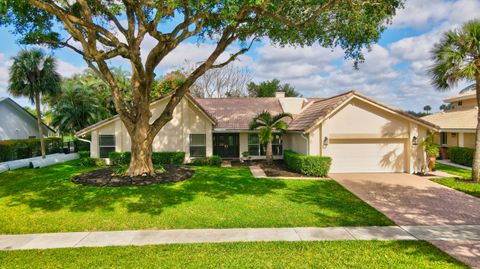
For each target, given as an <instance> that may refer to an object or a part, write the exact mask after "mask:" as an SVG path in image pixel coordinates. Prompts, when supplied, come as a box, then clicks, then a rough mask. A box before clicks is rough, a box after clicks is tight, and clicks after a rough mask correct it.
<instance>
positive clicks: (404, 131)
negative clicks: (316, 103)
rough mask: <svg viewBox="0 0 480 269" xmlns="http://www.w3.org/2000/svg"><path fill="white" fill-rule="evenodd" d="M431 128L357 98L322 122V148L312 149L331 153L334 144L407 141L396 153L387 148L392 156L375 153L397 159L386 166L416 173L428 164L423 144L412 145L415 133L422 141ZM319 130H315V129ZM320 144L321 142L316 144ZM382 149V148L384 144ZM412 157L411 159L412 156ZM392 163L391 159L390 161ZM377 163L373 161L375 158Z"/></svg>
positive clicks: (312, 150) (397, 142)
mask: <svg viewBox="0 0 480 269" xmlns="http://www.w3.org/2000/svg"><path fill="white" fill-rule="evenodd" d="M426 132H427V129H426V128H425V127H420V126H418V125H416V124H412V123H411V121H409V120H407V119H404V118H402V117H400V116H397V115H395V114H392V113H390V112H387V111H384V110H383V109H381V108H378V107H376V106H374V105H371V104H368V103H366V102H363V101H361V100H356V99H353V100H352V101H351V102H349V103H348V104H346V105H345V106H344V107H342V108H341V109H340V110H338V112H336V113H335V114H334V115H333V116H331V117H330V118H328V119H326V120H325V121H324V122H323V124H322V125H321V130H320V134H321V136H320V137H319V138H318V141H319V146H318V150H316V149H311V153H312V154H311V155H314V154H313V153H316V152H320V154H321V155H324V156H329V155H334V154H335V153H333V152H331V150H332V148H334V147H332V146H331V144H332V143H333V144H338V143H342V144H345V143H350V144H352V147H353V146H354V145H355V144H365V143H371V144H384V145H385V147H386V146H388V145H390V144H397V145H398V144H399V143H400V144H403V145H404V146H403V147H401V146H398V147H396V148H395V152H393V151H392V152H390V151H387V150H386V151H385V152H387V153H389V154H391V155H394V156H393V157H392V156H390V157H392V158H390V157H389V158H387V157H388V156H385V157H382V156H372V157H382V160H384V159H385V160H387V159H388V160H395V161H391V163H388V164H387V163H382V165H384V166H391V167H392V168H396V169H395V170H398V167H402V168H401V169H402V170H405V172H410V173H412V172H416V171H419V170H417V169H421V167H422V166H423V165H425V157H424V151H423V149H421V147H420V146H413V145H412V144H411V141H412V138H413V136H417V137H418V141H419V143H420V141H422V140H421V139H423V138H424V137H425V135H426ZM313 133H315V130H314V131H313ZM325 137H326V138H328V141H329V145H323V139H325ZM315 147H317V144H316V145H315ZM380 148H381V147H380ZM408 156H410V158H409V157H408ZM389 162H390V161H389ZM372 163H373V161H372Z"/></svg>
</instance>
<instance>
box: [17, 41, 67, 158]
mask: <svg viewBox="0 0 480 269" xmlns="http://www.w3.org/2000/svg"><path fill="white" fill-rule="evenodd" d="M56 67H57V65H56V61H55V58H54V57H52V56H50V55H46V54H45V53H44V52H43V51H42V50H40V49H31V50H21V51H20V52H19V53H18V55H17V56H15V57H13V64H12V66H11V67H10V78H9V85H8V91H9V92H10V94H12V95H13V96H25V97H28V99H29V100H30V102H31V103H32V104H35V108H36V114H37V127H38V134H39V138H40V150H41V153H42V158H45V153H46V150H45V141H44V133H43V123H42V111H41V108H40V107H41V97H42V96H49V95H55V94H57V93H58V92H59V91H60V82H61V77H60V74H58V73H57V71H56Z"/></svg>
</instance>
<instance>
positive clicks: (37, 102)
mask: <svg viewBox="0 0 480 269" xmlns="http://www.w3.org/2000/svg"><path fill="white" fill-rule="evenodd" d="M35 107H36V109H37V126H38V135H39V136H40V151H41V152H42V158H43V159H45V140H44V139H43V128H42V127H43V126H42V111H41V110H40V94H39V93H36V94H35Z"/></svg>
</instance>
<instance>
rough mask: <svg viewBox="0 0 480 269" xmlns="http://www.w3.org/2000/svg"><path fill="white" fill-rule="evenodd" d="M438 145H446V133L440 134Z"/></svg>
mask: <svg viewBox="0 0 480 269" xmlns="http://www.w3.org/2000/svg"><path fill="white" fill-rule="evenodd" d="M440 144H441V145H442V146H446V145H448V133H447V132H441V133H440Z"/></svg>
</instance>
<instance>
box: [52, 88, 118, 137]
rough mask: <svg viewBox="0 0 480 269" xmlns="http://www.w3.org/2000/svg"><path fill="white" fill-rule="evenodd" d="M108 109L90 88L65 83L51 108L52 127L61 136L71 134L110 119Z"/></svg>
mask: <svg viewBox="0 0 480 269" xmlns="http://www.w3.org/2000/svg"><path fill="white" fill-rule="evenodd" d="M110 116H111V114H110V112H109V111H108V109H107V108H106V107H104V106H102V104H101V101H100V100H98V98H97V97H96V96H95V94H94V93H93V91H92V89H91V88H90V87H87V86H85V85H82V84H79V83H75V82H72V81H67V82H65V83H64V85H63V89H62V94H61V95H60V96H59V97H57V98H56V99H55V104H53V106H52V125H53V126H54V127H56V128H58V130H59V131H60V132H61V133H62V134H72V133H75V132H76V131H78V130H80V129H83V128H85V127H87V126H89V125H92V124H94V123H96V122H98V121H101V120H103V119H106V118H108V117H110Z"/></svg>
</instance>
